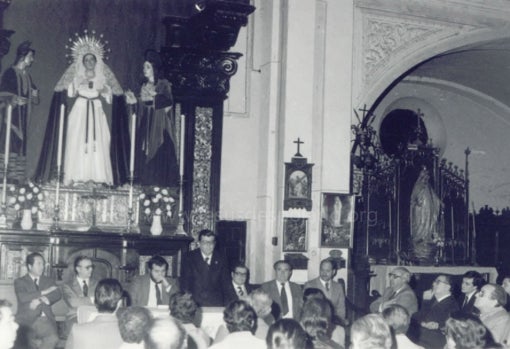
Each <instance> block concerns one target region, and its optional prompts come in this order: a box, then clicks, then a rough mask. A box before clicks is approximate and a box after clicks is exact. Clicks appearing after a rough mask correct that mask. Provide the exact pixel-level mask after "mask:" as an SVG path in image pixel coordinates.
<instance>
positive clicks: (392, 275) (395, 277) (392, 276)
mask: <svg viewBox="0 0 510 349" xmlns="http://www.w3.org/2000/svg"><path fill="white" fill-rule="evenodd" d="M388 276H389V277H390V278H394V279H398V278H401V277H402V275H398V274H393V273H389V274H388Z"/></svg>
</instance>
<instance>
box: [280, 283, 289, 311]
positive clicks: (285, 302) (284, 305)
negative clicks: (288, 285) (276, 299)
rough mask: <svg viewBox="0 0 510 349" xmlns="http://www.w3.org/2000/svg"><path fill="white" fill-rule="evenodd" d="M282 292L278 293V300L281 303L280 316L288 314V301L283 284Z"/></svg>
mask: <svg viewBox="0 0 510 349" xmlns="http://www.w3.org/2000/svg"><path fill="white" fill-rule="evenodd" d="M281 285H282V290H281V293H280V298H281V301H282V316H284V315H285V314H287V313H288V312H289V301H288V300H287V292H286V291H285V284H284V283H282V284H281Z"/></svg>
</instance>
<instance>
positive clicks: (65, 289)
mask: <svg viewBox="0 0 510 349" xmlns="http://www.w3.org/2000/svg"><path fill="white" fill-rule="evenodd" d="M87 286H88V287H89V291H88V295H87V297H85V296H84V295H83V290H82V288H81V285H80V284H79V283H78V279H76V277H74V278H73V279H72V280H71V281H69V282H67V283H65V284H63V285H62V294H63V296H64V301H65V302H66V304H67V306H68V308H69V312H68V313H67V315H66V317H67V320H71V319H74V318H76V315H77V314H76V313H77V310H78V307H79V306H80V305H94V303H93V302H92V299H93V297H94V293H95V291H96V286H97V280H96V279H93V278H90V279H89V283H88V285H87Z"/></svg>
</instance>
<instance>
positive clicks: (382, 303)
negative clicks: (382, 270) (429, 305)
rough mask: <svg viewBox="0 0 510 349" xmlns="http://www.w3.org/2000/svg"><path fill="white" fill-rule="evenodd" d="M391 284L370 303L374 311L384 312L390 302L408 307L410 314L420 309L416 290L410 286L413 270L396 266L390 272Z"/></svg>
mask: <svg viewBox="0 0 510 349" xmlns="http://www.w3.org/2000/svg"><path fill="white" fill-rule="evenodd" d="M389 278H390V286H389V287H387V288H386V289H385V290H384V292H383V295H382V296H381V297H379V298H377V299H376V300H375V301H373V302H372V304H370V311H371V312H372V313H380V312H382V311H383V310H384V309H385V308H386V307H387V306H388V305H390V304H399V305H401V306H403V307H404V308H406V310H407V312H408V313H409V316H412V315H413V314H414V313H416V311H417V310H418V300H417V299H416V295H415V294H414V291H413V290H412V288H411V287H410V286H409V281H410V280H411V272H410V271H409V270H407V269H406V268H404V267H396V268H395V269H393V270H392V271H391V273H390V274H389Z"/></svg>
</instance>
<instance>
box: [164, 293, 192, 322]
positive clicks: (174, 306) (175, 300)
mask: <svg viewBox="0 0 510 349" xmlns="http://www.w3.org/2000/svg"><path fill="white" fill-rule="evenodd" d="M197 309H198V305H197V302H195V300H194V299H193V296H192V295H191V293H189V292H177V293H174V294H173V295H172V296H171V297H170V315H172V316H173V317H174V318H176V319H177V320H180V321H181V322H182V323H183V324H189V323H193V320H194V319H195V314H196V313H197Z"/></svg>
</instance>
